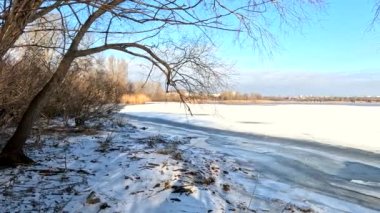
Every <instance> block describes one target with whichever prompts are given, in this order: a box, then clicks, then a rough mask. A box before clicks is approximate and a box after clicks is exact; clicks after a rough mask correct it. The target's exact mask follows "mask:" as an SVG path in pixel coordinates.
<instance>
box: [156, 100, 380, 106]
mask: <svg viewBox="0 0 380 213" xmlns="http://www.w3.org/2000/svg"><path fill="white" fill-rule="evenodd" d="M155 102H156V101H155ZM157 102H165V101H157ZM173 102H180V101H173ZM189 103H192V104H224V105H275V104H305V105H352V106H380V102H366V101H356V102H350V101H292V100H289V101H285V100H281V101H276V100H225V101H221V100H192V101H189Z"/></svg>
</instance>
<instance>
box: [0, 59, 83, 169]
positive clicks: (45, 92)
mask: <svg viewBox="0 0 380 213" xmlns="http://www.w3.org/2000/svg"><path fill="white" fill-rule="evenodd" d="M74 58H75V57H74V56H73V54H70V53H68V54H66V56H65V57H63V59H62V61H61V63H60V64H59V66H58V68H57V70H56V72H55V73H54V74H53V76H52V77H51V79H50V80H49V81H48V82H47V83H46V85H45V86H44V87H43V88H42V89H41V90H40V91H39V92H38V93H37V95H36V96H34V98H33V100H32V101H31V102H30V104H29V106H28V108H27V109H26V111H25V112H24V114H23V116H22V118H21V121H20V122H19V124H18V126H17V129H16V131H15V132H14V134H13V136H12V137H11V138H10V139H9V140H8V142H7V144H6V145H5V147H4V148H3V150H2V152H1V153H0V166H15V165H18V164H30V163H33V160H31V159H30V158H28V157H27V156H26V155H25V154H24V151H23V148H24V145H25V142H26V140H27V139H28V137H29V134H30V132H31V130H32V127H33V123H34V121H36V120H37V118H38V116H39V114H40V112H41V110H42V109H43V107H44V106H45V104H46V102H47V101H48V98H49V96H50V95H51V94H52V93H53V92H54V91H55V89H56V88H57V87H58V86H59V85H60V84H61V83H62V81H63V79H64V78H65V76H66V74H67V72H68V71H69V69H70V65H71V63H72V62H73V60H74Z"/></svg>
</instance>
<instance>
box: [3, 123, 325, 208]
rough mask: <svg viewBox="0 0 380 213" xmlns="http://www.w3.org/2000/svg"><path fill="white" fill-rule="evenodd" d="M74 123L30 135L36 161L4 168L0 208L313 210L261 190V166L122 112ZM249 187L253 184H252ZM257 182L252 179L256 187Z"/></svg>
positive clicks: (31, 150)
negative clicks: (81, 125) (243, 163)
mask: <svg viewBox="0 0 380 213" xmlns="http://www.w3.org/2000/svg"><path fill="white" fill-rule="evenodd" d="M90 126H91V127H90V128H87V129H77V128H73V127H72V128H67V127H62V126H61V125H59V122H57V123H55V124H54V125H51V126H48V127H46V128H44V129H43V131H41V135H38V136H34V137H33V138H31V139H30V140H29V141H28V146H27V153H28V155H29V156H30V157H31V158H32V159H34V160H36V161H37V162H38V163H37V164H35V165H32V166H28V167H24V166H19V167H17V168H11V169H2V170H0V191H1V194H0V209H1V212H314V211H318V209H312V208H311V207H310V206H308V205H307V203H305V205H299V203H298V204H297V205H296V204H293V203H290V202H288V201H285V199H284V200H282V199H278V198H276V199H273V198H271V197H269V196H268V197H263V196H256V195H255V191H254V190H253V191H248V190H247V187H246V186H247V185H250V186H255V185H257V184H260V182H259V177H258V173H257V172H256V171H255V170H248V169H245V168H242V167H240V166H239V164H238V163H236V162H235V161H234V160H232V159H229V158H226V157H225V156H224V155H222V154H218V153H216V152H211V151H208V150H207V149H202V148H199V147H198V148H196V147H193V146H191V141H192V140H196V138H197V137H196V136H191V137H187V136H184V137H183V136H182V137H178V136H175V135H165V134H164V133H162V132H153V133H152V132H149V131H145V130H146V127H143V126H141V127H136V126H133V125H130V124H128V123H127V122H126V120H123V118H114V119H112V120H97V121H94V122H92V123H91V125H90ZM251 188H252V187H251ZM254 188H255V187H253V189H254Z"/></svg>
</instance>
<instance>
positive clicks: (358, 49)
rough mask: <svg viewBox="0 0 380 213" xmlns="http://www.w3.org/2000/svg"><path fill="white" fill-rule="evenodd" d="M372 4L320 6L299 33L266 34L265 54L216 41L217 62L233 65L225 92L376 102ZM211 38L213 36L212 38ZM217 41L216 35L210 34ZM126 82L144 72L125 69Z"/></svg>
mask: <svg viewBox="0 0 380 213" xmlns="http://www.w3.org/2000/svg"><path fill="white" fill-rule="evenodd" d="M374 5H375V0H344V1H343V0H325V5H324V7H323V8H322V9H320V10H308V11H309V20H307V21H305V22H304V23H302V24H301V26H300V27H299V28H296V29H292V28H290V29H289V28H285V29H286V31H284V30H275V31H272V33H273V34H274V36H275V38H276V41H277V43H278V46H277V47H275V48H271V54H268V53H266V52H259V51H257V50H255V49H254V48H252V46H250V45H248V44H245V43H244V41H241V42H240V43H236V42H233V40H234V37H235V36H236V35H232V34H228V33H223V34H220V35H222V36H220V35H219V38H218V37H216V41H217V42H216V44H217V46H218V53H217V54H218V56H220V57H221V58H222V59H223V60H225V61H227V62H229V63H233V64H235V71H236V74H235V75H234V76H233V80H232V81H231V89H233V90H237V91H241V92H248V93H249V92H256V93H261V94H263V95H283V96H286V95H326V96H380V23H378V24H377V26H371V21H372V18H373V15H374ZM214 36H215V35H214ZM216 36H218V34H216ZM129 76H130V77H131V78H132V79H133V80H136V79H137V80H142V79H144V77H145V76H146V72H142V71H141V67H138V66H136V64H134V63H133V61H132V62H131V63H130V67H129Z"/></svg>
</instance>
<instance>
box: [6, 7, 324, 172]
mask: <svg viewBox="0 0 380 213" xmlns="http://www.w3.org/2000/svg"><path fill="white" fill-rule="evenodd" d="M10 2H11V3H10V4H4V5H3V7H2V9H3V11H4V12H3V13H2V14H1V16H0V18H1V20H3V23H4V24H3V25H2V27H1V34H0V35H1V37H0V39H1V40H0V43H1V49H3V47H5V49H4V50H6V49H9V48H10V47H12V46H14V43H15V39H12V40H10V41H9V40H8V39H7V38H8V37H9V34H7V33H8V32H9V31H8V28H9V29H11V30H13V31H14V32H15V35H16V38H17V37H19V35H20V34H21V33H22V32H25V33H31V32H33V31H36V30H41V31H54V32H57V33H61V35H62V41H61V42H60V44H59V45H58V46H54V47H46V48H53V49H54V50H56V51H58V52H59V53H60V54H61V55H62V57H61V58H60V61H59V64H58V65H57V68H56V70H55V72H54V74H53V75H52V77H51V79H50V80H49V81H48V83H47V84H46V85H45V86H44V87H43V88H42V89H41V90H40V91H39V92H38V94H37V95H36V96H35V97H34V98H33V100H32V101H31V102H30V104H29V105H28V107H27V110H26V111H25V113H24V114H23V117H22V119H21V121H20V123H19V125H18V127H17V129H16V131H15V133H14V134H13V136H12V137H11V138H10V140H9V141H8V142H7V144H6V146H5V147H4V149H3V150H2V152H1V155H0V160H1V163H2V164H4V165H14V164H19V163H31V162H33V161H32V160H31V159H29V158H28V157H27V156H26V155H25V154H24V152H23V147H24V144H25V141H26V139H27V138H28V136H29V134H30V131H31V128H32V125H33V122H34V121H35V120H36V119H37V118H38V116H39V114H40V112H41V109H42V108H43V106H44V105H45V103H46V102H47V100H48V98H49V96H50V95H51V94H52V93H53V92H54V90H55V89H56V88H57V87H58V86H59V84H60V83H61V82H62V81H63V80H64V78H65V76H66V75H67V73H68V71H69V69H70V67H71V65H72V63H73V62H74V60H75V59H76V58H79V57H85V56H88V55H91V54H95V53H99V52H102V51H105V50H111V49H112V50H117V51H121V52H123V53H126V54H129V55H132V56H135V57H138V58H141V59H144V60H146V61H147V62H148V63H150V64H151V69H150V70H149V74H148V76H149V75H150V73H152V72H155V71H160V72H161V73H162V74H163V75H164V76H165V79H166V84H167V88H166V90H169V88H174V90H176V91H177V92H178V93H179V94H182V93H181V91H182V90H183V89H185V90H187V91H199V90H203V91H212V89H214V88H215V87H216V86H218V85H220V80H221V77H222V72H220V70H221V67H220V63H218V62H217V61H216V60H214V59H215V58H213V57H212V48H210V46H209V45H205V44H204V43H203V42H200V41H199V40H197V42H195V43H192V41H194V40H193V39H195V38H198V37H205V38H206V39H207V42H208V43H211V44H212V43H213V41H214V38H215V37H216V36H217V35H218V32H219V33H220V32H225V33H235V35H236V36H237V38H240V37H241V36H244V38H245V39H247V41H251V43H250V44H253V45H259V46H265V45H262V44H265V43H266V42H267V41H268V40H271V38H272V34H271V33H270V31H269V30H268V29H269V28H270V27H269V26H268V23H278V22H281V23H286V24H291V23H299V21H300V19H302V18H303V16H304V15H305V14H303V11H304V10H303V6H305V5H309V4H315V3H316V2H319V1H316V0H308V1H303V0H289V1H288V0H287V1H278V0H276V1H274V0H245V1H233V2H231V1H230V0H194V1H190V0H174V1H173V0H154V1H150V0H149V1H148V0H138V1H137V0H128V1H126V0H95V1H84V0H75V1H74V0H73V1H63V2H61V1H56V2H54V1H53V2H50V1H44V2H43V3H42V1H37V0H36V1H30V2H32V3H28V4H27V3H26V2H29V1H14V2H13V3H12V1H10ZM16 3H17V4H16ZM45 4H46V6H44V5H45ZM25 7H26V8H25ZM20 8H21V9H20ZM37 8H38V9H37ZM41 8H42V9H41ZM52 9H55V10H54V12H55V13H57V14H59V17H60V18H59V21H60V23H61V28H60V29H58V28H48V27H41V28H40V29H35V28H30V29H29V28H28V27H27V26H31V25H33V23H34V22H33V21H34V20H36V17H40V18H41V17H43V16H41V14H46V13H48V12H50V11H51V10H52ZM13 11H16V12H13ZM25 11H26V14H25V15H24V13H25ZM10 14H13V15H10ZM19 14H22V15H20V17H19ZM19 19H20V20H21V21H18V20H19ZM42 20H44V19H43V18H42ZM17 23H21V24H17ZM28 24H29V25H28ZM8 25H9V26H10V27H7V26H8ZM19 25H20V26H19ZM40 25H41V24H40ZM15 28H18V29H19V30H16V29H15ZM3 29H4V30H3ZM20 29H21V30H20ZM184 35H186V38H185V41H188V42H187V43H186V42H182V41H183V40H184V39H183V38H182V37H184ZM86 37H91V38H92V41H93V42H92V43H85V42H84V40H85V38H86ZM195 40H196V39H195ZM27 45H29V46H33V45H34V46H39V43H35V44H27ZM18 46H23V45H21V44H20V45H18ZM3 52H4V51H2V52H1V55H0V56H1V57H3V56H4V54H5V53H3ZM181 98H182V100H183V101H185V100H184V98H185V97H184V96H183V95H181Z"/></svg>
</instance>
